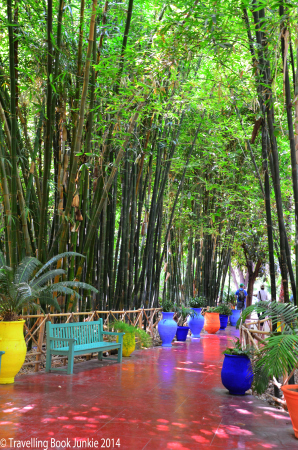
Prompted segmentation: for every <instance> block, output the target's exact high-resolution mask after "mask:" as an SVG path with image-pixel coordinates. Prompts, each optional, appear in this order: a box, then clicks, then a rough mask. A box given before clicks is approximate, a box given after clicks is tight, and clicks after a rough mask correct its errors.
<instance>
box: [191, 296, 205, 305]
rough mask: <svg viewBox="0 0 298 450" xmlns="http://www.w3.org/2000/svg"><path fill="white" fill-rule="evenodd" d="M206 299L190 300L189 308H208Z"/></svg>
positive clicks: (196, 298)
mask: <svg viewBox="0 0 298 450" xmlns="http://www.w3.org/2000/svg"><path fill="white" fill-rule="evenodd" d="M206 303H207V301H206V299H205V298H204V297H195V298H191V299H190V300H189V306H190V307H191V308H204V306H206Z"/></svg>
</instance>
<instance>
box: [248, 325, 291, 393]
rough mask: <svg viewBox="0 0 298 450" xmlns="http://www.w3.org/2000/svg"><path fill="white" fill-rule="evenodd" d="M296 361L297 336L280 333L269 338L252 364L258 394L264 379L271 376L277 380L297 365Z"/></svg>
mask: <svg viewBox="0 0 298 450" xmlns="http://www.w3.org/2000/svg"><path fill="white" fill-rule="evenodd" d="M297 360H298V336H297V335H295V334H285V333H281V334H279V335H277V336H276V335H273V336H269V337H268V338H267V339H266V340H265V343H264V345H263V347H262V348H261V350H260V352H259V353H258V354H257V355H256V358H255V361H254V363H253V365H254V374H255V376H256V380H255V384H256V389H257V390H258V392H261V391H262V388H263V387H264V385H265V382H264V380H265V379H270V378H272V377H273V376H274V377H276V378H278V377H279V376H280V375H282V374H284V373H285V372H290V371H291V370H292V369H293V367H294V365H295V364H297Z"/></svg>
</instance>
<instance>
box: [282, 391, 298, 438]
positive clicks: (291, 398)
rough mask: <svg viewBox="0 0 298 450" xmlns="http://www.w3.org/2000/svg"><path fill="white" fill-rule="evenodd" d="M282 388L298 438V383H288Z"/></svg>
mask: <svg viewBox="0 0 298 450" xmlns="http://www.w3.org/2000/svg"><path fill="white" fill-rule="evenodd" d="M281 390H282V391H283V393H284V396H285V399H286V402H287V407H288V410H289V414H290V417H291V421H292V425H293V429H294V433H295V437H296V438H297V439H298V384H287V385H286V386H282V387H281Z"/></svg>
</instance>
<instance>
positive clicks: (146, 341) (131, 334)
mask: <svg viewBox="0 0 298 450" xmlns="http://www.w3.org/2000/svg"><path fill="white" fill-rule="evenodd" d="M109 328H110V329H113V330H115V331H118V332H120V333H125V335H124V336H123V346H122V356H130V355H131V354H132V352H133V351H134V349H135V348H136V336H137V337H138V338H139V339H140V341H141V344H142V346H143V347H150V346H151V345H152V339H151V337H150V336H149V334H147V333H146V331H144V330H141V329H140V328H137V327H134V326H133V325H131V324H129V323H126V322H121V321H116V322H112V323H110V324H109Z"/></svg>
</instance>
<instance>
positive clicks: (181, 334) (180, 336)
mask: <svg viewBox="0 0 298 450" xmlns="http://www.w3.org/2000/svg"><path fill="white" fill-rule="evenodd" d="M177 313H178V314H179V315H180V317H179V319H178V326H177V332H176V338H177V341H182V342H185V341H186V338H187V334H188V330H189V327H186V326H184V323H185V321H186V318H187V317H188V316H194V315H196V313H195V312H194V311H193V310H192V309H190V308H186V307H185V306H181V307H178V308H177Z"/></svg>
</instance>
